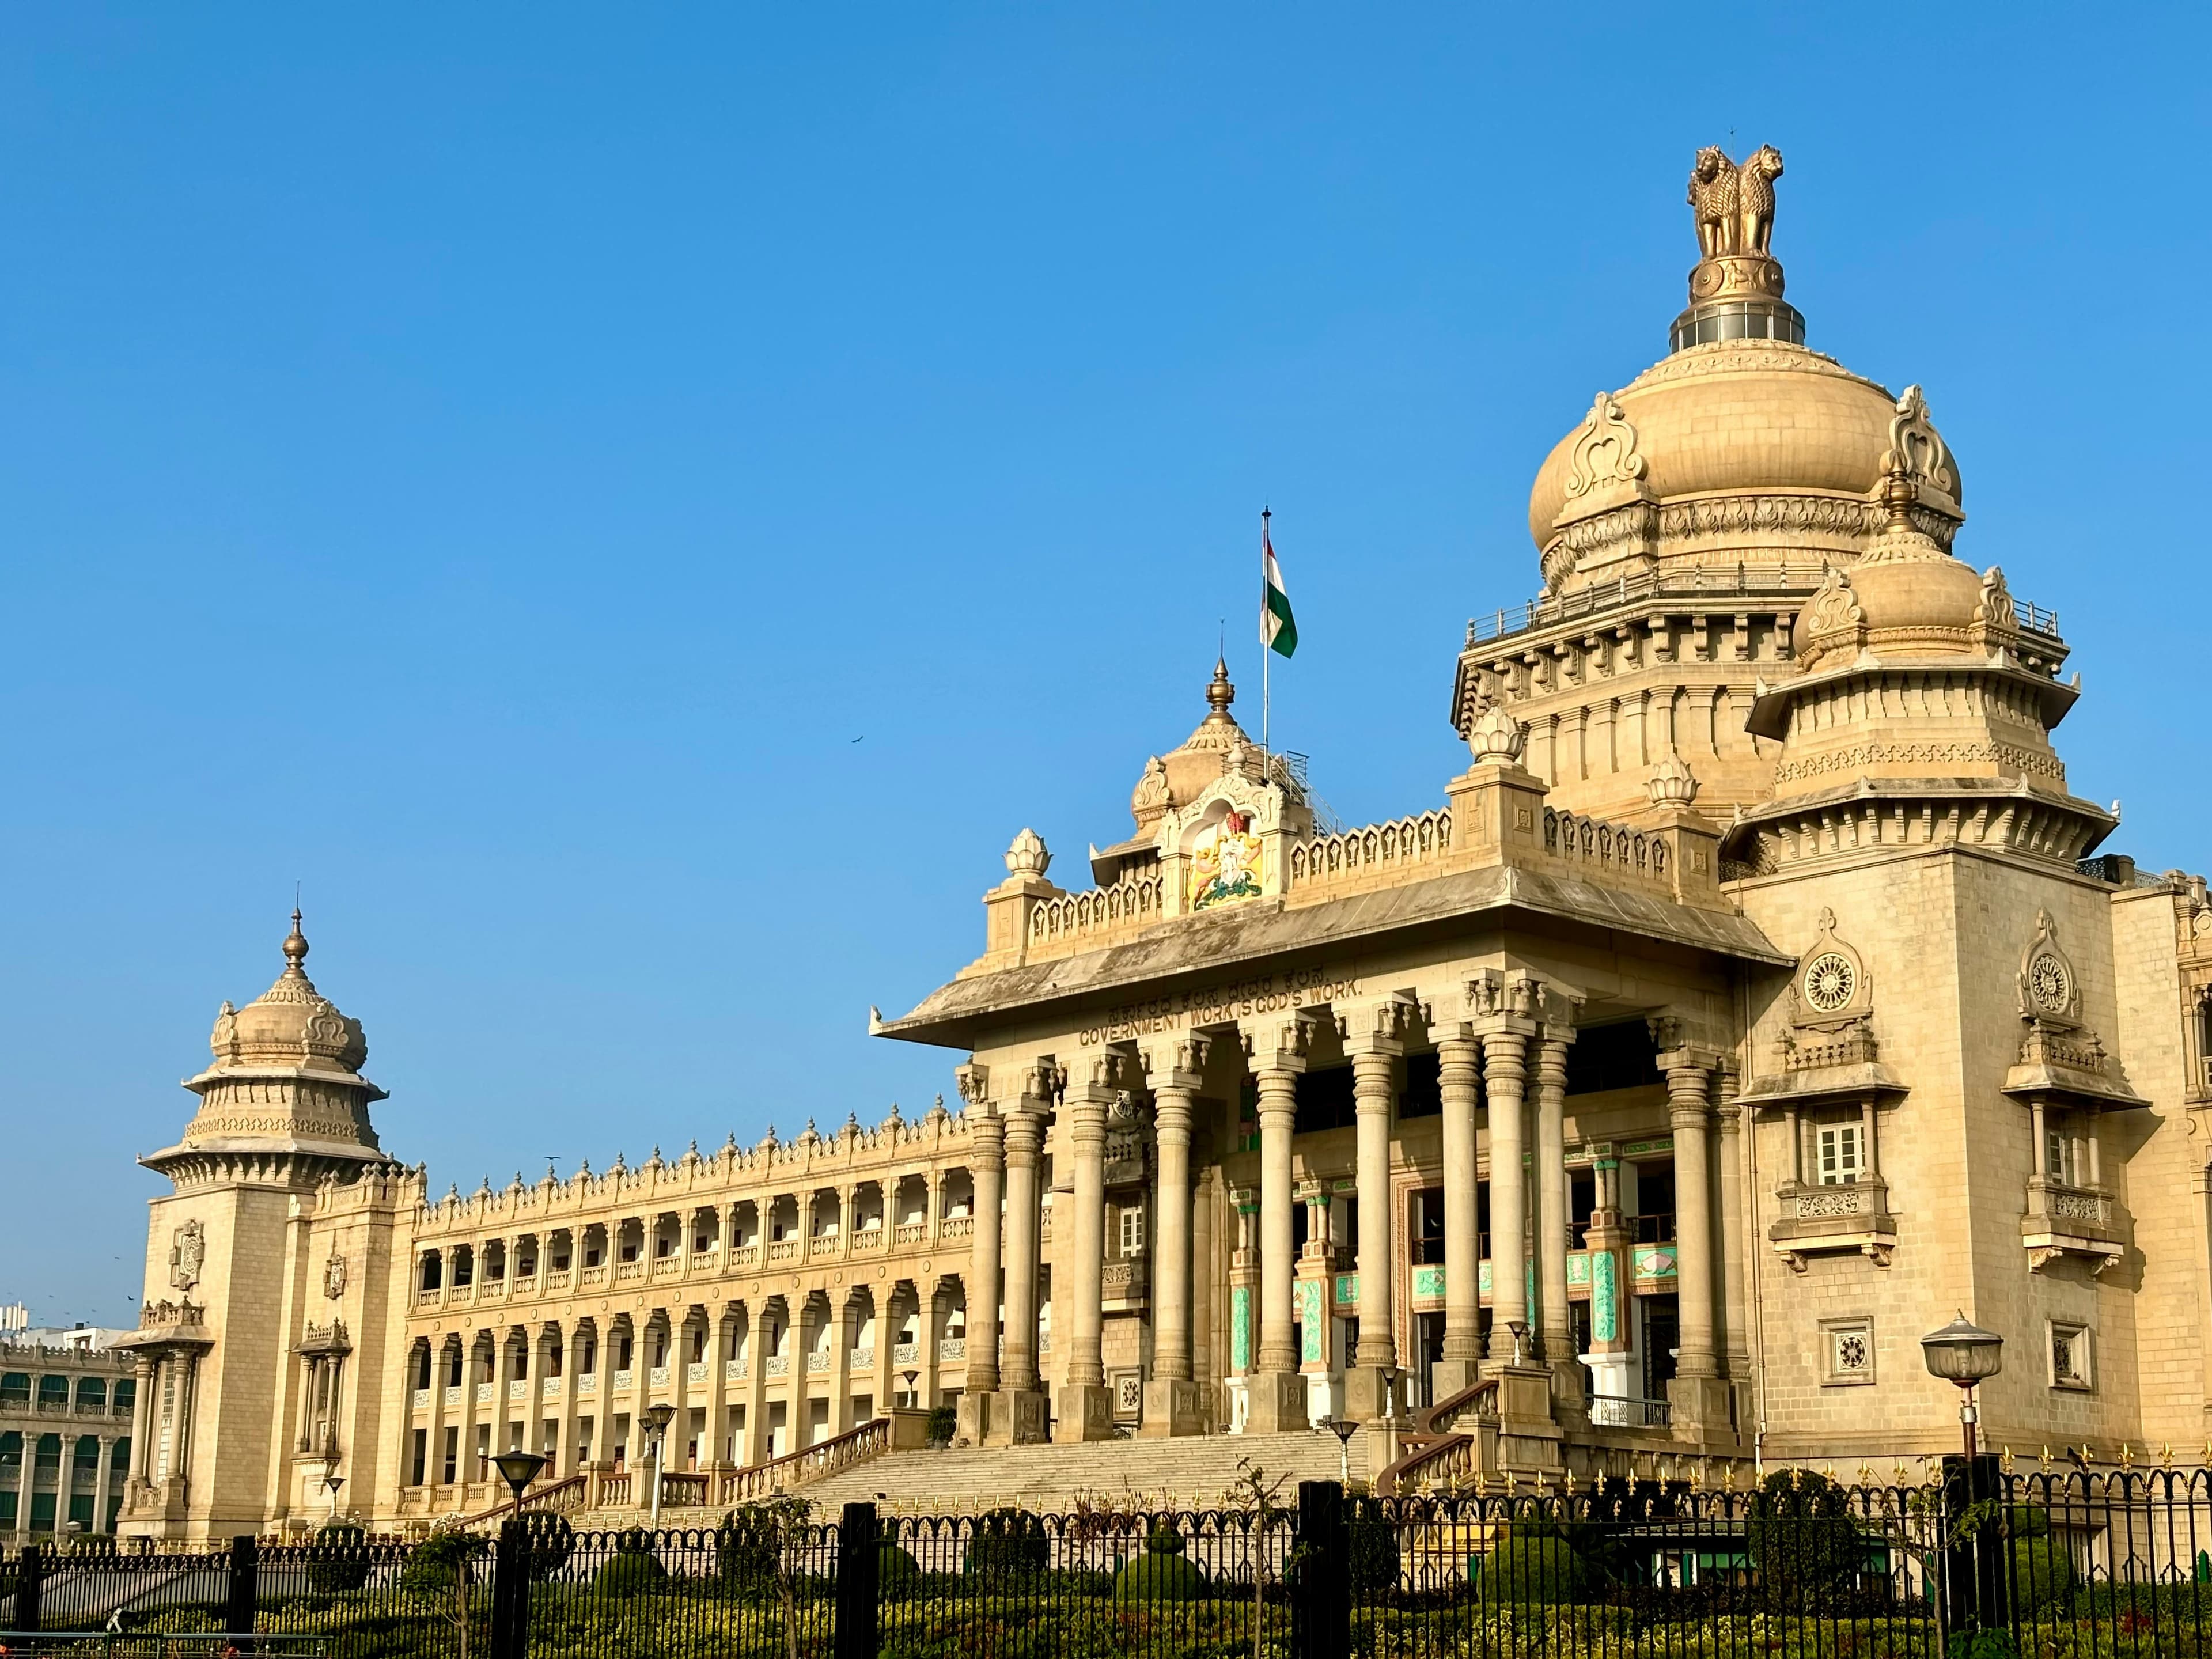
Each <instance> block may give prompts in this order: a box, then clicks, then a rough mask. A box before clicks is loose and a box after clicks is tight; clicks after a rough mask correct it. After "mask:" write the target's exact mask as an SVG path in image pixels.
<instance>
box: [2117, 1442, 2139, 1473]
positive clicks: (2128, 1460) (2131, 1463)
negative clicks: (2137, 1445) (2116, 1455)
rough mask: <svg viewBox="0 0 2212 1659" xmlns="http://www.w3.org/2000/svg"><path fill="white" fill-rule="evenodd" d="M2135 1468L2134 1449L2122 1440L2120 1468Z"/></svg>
mask: <svg viewBox="0 0 2212 1659" xmlns="http://www.w3.org/2000/svg"><path fill="white" fill-rule="evenodd" d="M2135 1466H2136V1454H2135V1449H2134V1448H2132V1447H2131V1446H2130V1445H2129V1444H2128V1443H2127V1442H2126V1441H2124V1440H2123V1441H2121V1442H2120V1467H2121V1468H2124V1469H2132V1468H2135Z"/></svg>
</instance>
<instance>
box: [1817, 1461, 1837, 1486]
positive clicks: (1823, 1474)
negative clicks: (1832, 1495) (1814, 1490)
mask: <svg viewBox="0 0 2212 1659" xmlns="http://www.w3.org/2000/svg"><path fill="white" fill-rule="evenodd" d="M1820 1479H1821V1480H1825V1481H1826V1482H1827V1483H1828V1484H1829V1485H1830V1486H1834V1485H1835V1484H1836V1466H1835V1465H1834V1464H1833V1463H1824V1464H1822V1465H1821V1466H1820Z"/></svg>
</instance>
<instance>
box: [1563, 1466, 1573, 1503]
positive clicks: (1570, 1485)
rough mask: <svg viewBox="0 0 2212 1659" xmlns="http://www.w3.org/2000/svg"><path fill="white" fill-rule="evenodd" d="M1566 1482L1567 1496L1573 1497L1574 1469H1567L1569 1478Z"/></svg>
mask: <svg viewBox="0 0 2212 1659" xmlns="http://www.w3.org/2000/svg"><path fill="white" fill-rule="evenodd" d="M1564 1484H1565V1486H1566V1489H1567V1496H1568V1497H1570V1498H1572V1497H1573V1496H1574V1495H1575V1472H1574V1471H1573V1470H1572V1469H1569V1470H1568V1471H1567V1478H1566V1480H1565V1483H1564Z"/></svg>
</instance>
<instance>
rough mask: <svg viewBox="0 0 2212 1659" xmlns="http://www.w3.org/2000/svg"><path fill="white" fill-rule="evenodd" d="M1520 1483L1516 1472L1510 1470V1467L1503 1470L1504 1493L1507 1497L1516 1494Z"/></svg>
mask: <svg viewBox="0 0 2212 1659" xmlns="http://www.w3.org/2000/svg"><path fill="white" fill-rule="evenodd" d="M1520 1485H1521V1480H1520V1477H1519V1476H1518V1475H1517V1474H1515V1473H1514V1471H1512V1470H1511V1469H1508V1470H1506V1471H1505V1495H1506V1496H1507V1497H1508V1498H1512V1497H1515V1496H1516V1495H1517V1492H1518V1489H1519V1487H1520Z"/></svg>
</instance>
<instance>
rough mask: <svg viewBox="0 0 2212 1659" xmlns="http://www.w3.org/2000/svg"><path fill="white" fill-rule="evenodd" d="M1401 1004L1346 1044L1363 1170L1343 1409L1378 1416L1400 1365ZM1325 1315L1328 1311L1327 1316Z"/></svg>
mask: <svg viewBox="0 0 2212 1659" xmlns="http://www.w3.org/2000/svg"><path fill="white" fill-rule="evenodd" d="M1404 1015H1405V1011H1404V1008H1403V1006H1401V1005H1400V1004H1398V1003H1395V1002H1391V1003H1385V1004H1384V1005H1383V1006H1382V1007H1380V1008H1378V1009H1376V1010H1375V1011H1374V1012H1373V1013H1372V1014H1371V1015H1370V1017H1369V1018H1370V1020H1371V1022H1372V1023H1371V1025H1370V1028H1369V1029H1367V1030H1359V1031H1355V1033H1354V1034H1353V1036H1352V1039H1351V1041H1350V1042H1348V1043H1347V1044H1346V1048H1348V1049H1349V1050H1350V1052H1351V1054H1352V1103H1353V1108H1354V1111H1355V1121H1356V1122H1357V1124H1358V1130H1357V1134H1358V1160H1359V1161H1358V1175H1359V1237H1358V1249H1359V1257H1358V1261H1359V1346H1358V1351H1357V1352H1354V1353H1353V1354H1352V1356H1351V1358H1350V1363H1348V1364H1346V1366H1345V1368H1344V1409H1345V1414H1346V1416H1348V1417H1350V1418H1352V1419H1353V1420H1355V1421H1357V1422H1362V1423H1367V1422H1373V1421H1375V1420H1376V1419H1382V1418H1387V1417H1389V1416H1392V1415H1393V1414H1394V1413H1395V1407H1394V1405H1393V1402H1392V1400H1391V1396H1390V1384H1389V1379H1388V1377H1387V1376H1386V1375H1385V1373H1386V1372H1387V1371H1389V1370H1395V1369H1396V1368H1397V1364H1398V1334H1397V1328H1396V1318H1397V1309H1396V1307H1395V1301H1394V1298H1393V1297H1392V1295H1391V1285H1392V1281H1393V1280H1394V1279H1395V1277H1396V1275H1395V1273H1392V1271H1391V1268H1392V1266H1393V1260H1392V1258H1393V1256H1394V1255H1395V1251H1396V1249H1397V1240H1396V1238H1395V1236H1394V1235H1395V1231H1396V1230H1395V1228H1394V1227H1392V1225H1390V1224H1391V1220H1392V1216H1391V1208H1392V1204H1391V1197H1390V1103H1391V1099H1392V1097H1394V1096H1395V1093H1396V1092H1397V1091H1396V1083H1397V1076H1398V1057H1399V1056H1400V1055H1401V1054H1403V1053H1404V1052H1405V1045H1404V1044H1403V1043H1401V1042H1399V1041H1398V1033H1399V1030H1400V1029H1401V1025H1402V1023H1403V1020H1404ZM1323 1317H1326V1315H1325V1314H1324V1315H1323Z"/></svg>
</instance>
